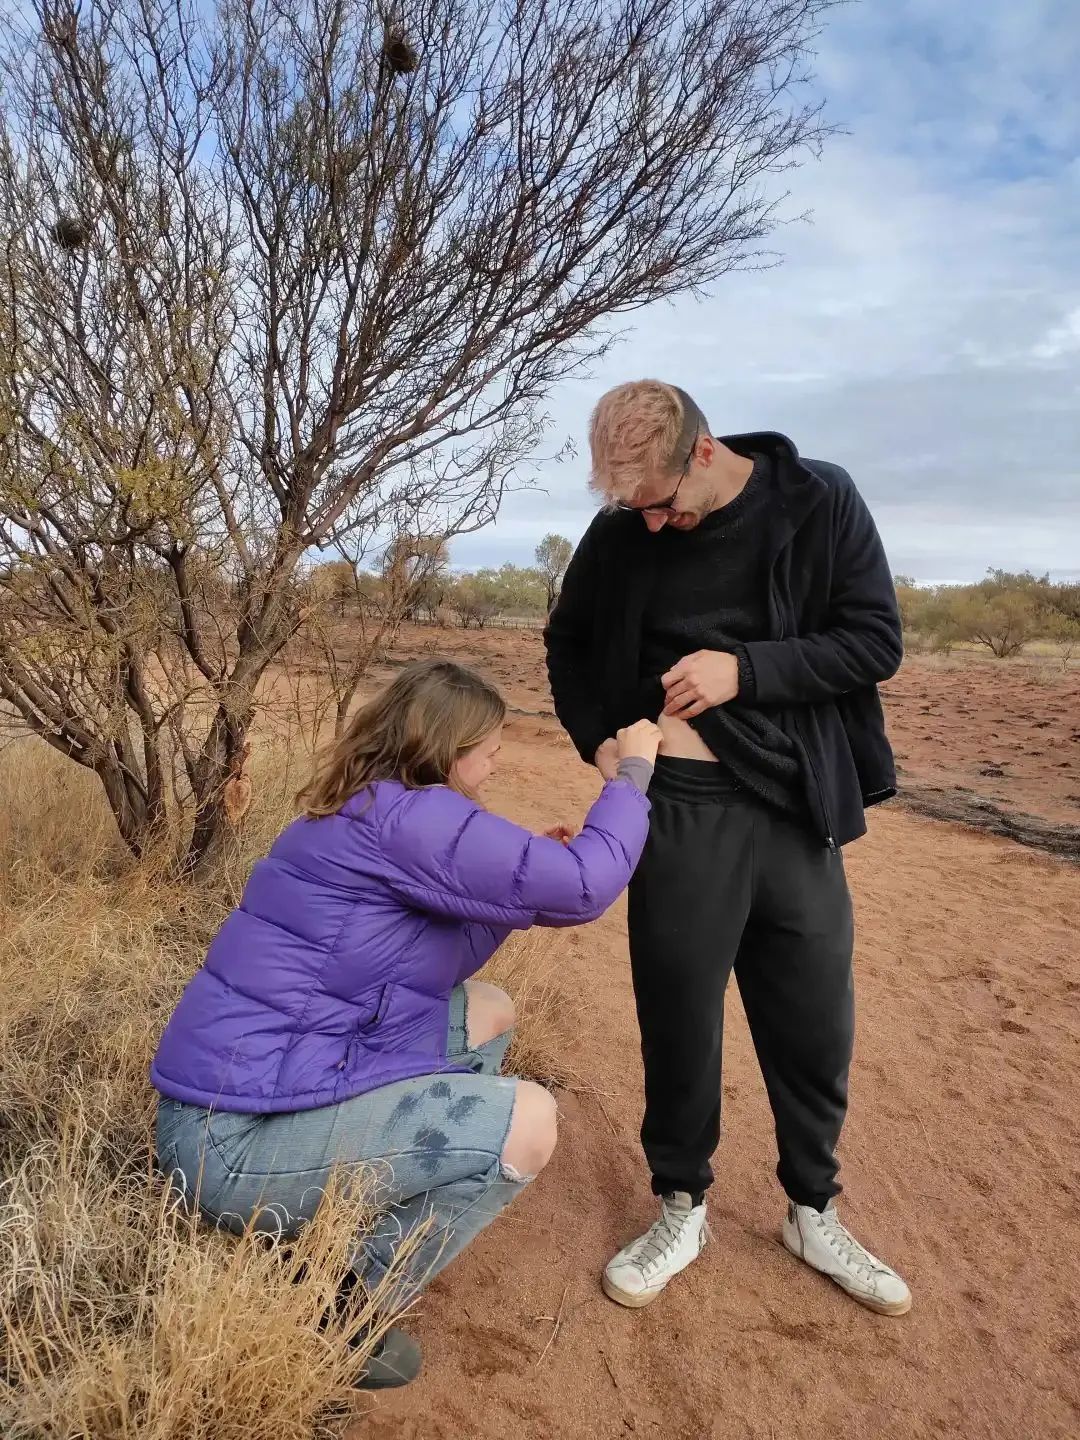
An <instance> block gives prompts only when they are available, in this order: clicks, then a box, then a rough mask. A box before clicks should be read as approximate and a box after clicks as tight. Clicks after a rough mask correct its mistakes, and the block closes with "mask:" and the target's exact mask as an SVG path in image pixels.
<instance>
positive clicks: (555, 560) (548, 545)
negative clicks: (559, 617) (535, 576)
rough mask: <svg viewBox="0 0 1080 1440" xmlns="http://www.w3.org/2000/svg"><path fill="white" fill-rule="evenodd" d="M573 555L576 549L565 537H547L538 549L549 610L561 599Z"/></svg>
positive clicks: (537, 559) (537, 558)
mask: <svg viewBox="0 0 1080 1440" xmlns="http://www.w3.org/2000/svg"><path fill="white" fill-rule="evenodd" d="M573 554H574V547H573V545H572V544H571V543H570V541H569V540H567V538H566V536H565V535H545V536H544V538H543V539H542V540H541V541H540V544H539V545H538V546H537V547H536V565H537V568H538V570H539V571H540V574H541V575H542V576H543V577H544V585H545V587H546V590H547V608H548V609H549V610H550V609H551V607H552V606H553V605H554V604H555V601H556V600H557V599H558V598H559V591H560V589H561V588H562V582H563V576H564V575H565V574H566V567H567V566H568V565H569V564H570V561H571V559H572V558H573Z"/></svg>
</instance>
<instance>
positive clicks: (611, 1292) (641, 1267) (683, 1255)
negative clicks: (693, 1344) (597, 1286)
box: [601, 1190, 709, 1309]
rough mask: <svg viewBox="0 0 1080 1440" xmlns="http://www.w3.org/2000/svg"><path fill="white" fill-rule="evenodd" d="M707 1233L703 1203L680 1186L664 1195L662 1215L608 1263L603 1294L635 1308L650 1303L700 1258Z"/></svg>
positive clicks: (661, 1207) (661, 1202)
mask: <svg viewBox="0 0 1080 1440" xmlns="http://www.w3.org/2000/svg"><path fill="white" fill-rule="evenodd" d="M708 1233H709V1227H708V1226H707V1225H706V1223H705V1206H704V1205H693V1204H691V1197H690V1196H689V1195H687V1194H685V1193H684V1192H683V1191H681V1190H677V1191H676V1192H675V1194H674V1195H665V1196H664V1197H663V1198H662V1199H661V1201H660V1218H659V1219H658V1220H657V1221H656V1222H655V1223H654V1224H652V1225H650V1226H649V1228H648V1230H646V1232H645V1234H644V1235H642V1236H641V1237H640V1238H639V1239H637V1240H633V1241H631V1243H630V1244H629V1245H627V1246H626V1247H625V1248H624V1249H622V1250H620V1251H619V1253H618V1254H617V1255H616V1256H615V1258H614V1260H612V1261H611V1262H610V1263H609V1264H608V1266H607V1269H606V1270H605V1271H604V1274H603V1278H602V1280H601V1284H602V1285H603V1287H604V1294H605V1295H606V1296H607V1297H608V1299H609V1300H614V1301H615V1302H616V1303H617V1304H619V1305H629V1306H631V1307H633V1308H635V1309H636V1308H638V1307H639V1306H641V1305H648V1303H649V1301H650V1300H655V1299H656V1297H657V1295H659V1294H660V1291H661V1290H663V1288H664V1286H665V1285H666V1284H667V1283H668V1281H669V1280H672V1279H674V1277H675V1276H676V1275H678V1273H679V1271H680V1270H685V1269H686V1267H687V1265H689V1264H690V1262H691V1261H692V1260H696V1259H697V1257H698V1256H699V1255H700V1254H701V1252H702V1250H704V1248H705V1239H706V1236H707V1235H708Z"/></svg>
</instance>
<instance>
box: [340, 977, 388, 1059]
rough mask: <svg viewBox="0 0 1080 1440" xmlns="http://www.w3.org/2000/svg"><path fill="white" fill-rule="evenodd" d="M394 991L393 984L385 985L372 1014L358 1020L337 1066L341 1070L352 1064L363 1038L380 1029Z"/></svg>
mask: <svg viewBox="0 0 1080 1440" xmlns="http://www.w3.org/2000/svg"><path fill="white" fill-rule="evenodd" d="M393 993H394V987H393V985H384V986H383V988H382V989H381V990H380V991H379V998H378V1001H377V1002H376V1005H375V1009H374V1011H373V1012H372V1013H371V1014H370V1015H368V1016H367V1018H366V1019H364V1020H359V1021H357V1023H356V1025H355V1026H354V1028H353V1032H352V1034H351V1035H350V1036H349V1042H348V1044H347V1045H346V1046H345V1054H344V1055H343V1056H342V1057H341V1059H340V1061H339V1062H338V1067H337V1068H338V1069H339V1070H344V1069H346V1067H347V1066H349V1065H351V1064H352V1061H353V1059H354V1057H355V1054H356V1047H357V1046H358V1045H359V1044H360V1042H361V1039H362V1038H363V1037H364V1036H367V1035H371V1034H372V1033H373V1032H374V1031H376V1030H378V1028H379V1026H380V1025H381V1024H382V1022H383V1020H384V1019H385V1018H386V1012H387V1010H388V1009H389V1008H390V999H391V997H392V995H393Z"/></svg>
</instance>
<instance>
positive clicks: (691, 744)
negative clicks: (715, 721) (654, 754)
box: [656, 715, 716, 764]
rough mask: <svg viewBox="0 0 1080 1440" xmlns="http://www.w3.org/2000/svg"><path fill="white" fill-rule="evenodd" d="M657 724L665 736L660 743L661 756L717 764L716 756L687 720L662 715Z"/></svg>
mask: <svg viewBox="0 0 1080 1440" xmlns="http://www.w3.org/2000/svg"><path fill="white" fill-rule="evenodd" d="M656 723H657V725H659V727H660V733H661V735H662V736H663V739H662V740H661V741H660V754H661V755H670V756H671V757H672V758H673V759H676V760H711V761H712V762H713V763H714V764H715V763H716V756H715V755H714V754H713V753H712V751H711V750H710V749H709V747H708V746H707V745H706V744H705V741H704V740H702V738H701V736H700V735H699V734H698V733H697V731H696V730H695V729H694V727H693V726H692V725H688V724H687V723H686V721H685V720H676V718H675V717H674V715H661V716H660V718H659V720H657V722H656Z"/></svg>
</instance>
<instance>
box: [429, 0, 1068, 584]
mask: <svg viewBox="0 0 1080 1440" xmlns="http://www.w3.org/2000/svg"><path fill="white" fill-rule="evenodd" d="M818 71H819V75H820V84H821V86H822V89H823V91H824V93H825V94H826V95H827V96H828V99H829V113H830V115H831V118H832V119H833V120H834V121H835V122H837V123H839V124H841V125H843V126H845V127H846V129H847V131H848V133H847V134H846V135H844V136H842V137H839V138H837V139H835V140H834V141H833V142H832V143H831V144H830V145H829V147H828V148H827V150H826V154H825V156H824V158H823V160H822V161H821V162H819V163H815V164H812V165H810V166H807V167H805V168H804V169H802V170H801V171H799V172H797V174H796V175H795V177H794V182H793V185H792V191H793V193H792V196H791V206H790V208H791V211H792V213H798V212H799V211H801V210H802V209H803V208H807V207H808V208H811V209H812V210H813V212H814V214H813V222H812V223H811V224H809V225H793V226H790V227H787V228H785V229H782V230H781V231H780V232H778V235H777V236H776V242H777V245H778V248H780V249H781V250H782V251H783V253H784V256H785V263H784V264H783V265H782V266H781V267H780V268H778V269H772V270H767V271H763V272H757V273H743V274H740V275H734V276H729V277H727V278H726V279H725V280H724V281H722V282H721V283H720V284H719V285H718V286H717V288H716V290H715V292H714V293H713V294H712V295H711V296H710V297H708V298H706V299H704V300H702V301H693V300H686V301H682V302H679V303H678V304H676V305H674V306H671V307H667V308H663V309H658V310H654V311H650V312H646V314H645V315H644V316H643V317H642V318H641V319H640V321H639V323H638V324H637V326H636V329H635V330H634V332H633V334H632V335H631V337H630V338H629V339H628V340H627V341H625V342H624V343H623V344H622V345H620V346H617V347H616V348H615V349H614V350H613V351H611V352H610V354H609V355H608V357H607V358H606V359H605V361H604V363H603V366H602V368H601V369H599V370H598V372H597V374H596V375H595V376H593V377H592V378H591V379H590V380H589V381H588V382H581V381H577V382H575V383H574V384H573V385H567V386H565V387H561V388H560V389H559V390H557V391H556V392H555V393H554V394H553V395H552V397H551V404H550V410H551V413H552V416H553V420H554V423H555V428H556V431H557V433H559V434H562V433H568V434H572V435H574V436H575V437H577V438H578V440H579V441H580V442H581V443H582V444H583V441H584V432H585V425H586V422H587V417H588V412H589V410H590V408H591V406H592V404H594V403H595V400H596V398H597V397H598V396H599V395H600V394H601V393H602V392H603V391H604V390H605V389H606V388H607V387H608V386H609V385H611V384H614V383H616V382H617V381H618V380H620V379H625V378H627V377H630V376H639V375H643V374H658V375H661V376H662V377H664V378H668V379H671V380H673V381H675V382H676V383H678V384H681V385H683V386H684V387H685V388H687V389H688V390H690V391H692V392H693V393H694V395H695V396H696V397H697V398H698V400H699V402H700V403H701V404H702V405H703V407H704V408H705V410H706V413H707V414H709V416H710V419H711V421H712V423H713V426H714V428H715V429H717V430H718V431H720V432H723V431H733V430H746V429H754V428H769V429H780V430H784V431H785V432H786V433H788V434H790V435H791V437H792V438H793V439H794V440H795V442H796V444H797V445H798V447H799V449H800V450H801V451H802V452H803V453H804V454H808V455H818V456H821V457H824V458H829V459H834V460H837V461H839V462H840V463H841V464H844V465H846V466H847V467H848V468H849V469H850V470H851V471H852V473H853V474H854V475H855V476H856V479H857V480H858V482H859V484H860V486H861V488H862V489H863V491H864V493H865V494H866V496H867V498H868V500H869V501H870V503H871V504H872V506H873V507H874V510H875V513H876V514H877V516H878V521H879V525H880V527H881V530H882V533H883V535H884V537H885V540H886V544H887V546H888V548H889V551H890V555H891V558H892V560H893V564H894V568H895V569H897V570H902V571H905V572H907V573H914V574H916V575H917V576H920V577H921V578H927V579H931V578H942V577H943V576H946V577H947V578H967V577H969V576H977V575H979V574H981V573H982V571H983V570H984V569H985V568H986V566H988V565H1000V566H1005V567H1007V568H1021V567H1030V568H1032V569H1035V570H1040V571H1041V570H1045V569H1051V570H1055V571H1059V572H1075V573H1080V458H1078V457H1080V205H1078V199H1080V195H1078V192H1080V162H1078V161H1077V158H1076V157H1077V155H1078V154H1080V87H1077V85H1076V83H1075V77H1076V75H1077V74H1078V73H1080V19H1078V17H1077V15H1076V11H1075V7H1074V4H1073V0H1028V3H1027V4H1026V5H1024V6H1018V5H1016V4H1015V3H1014V0H963V3H956V4H953V5H951V6H941V5H940V4H938V3H936V0H895V3H890V4H889V5H876V4H869V3H868V4H864V5H858V6H854V7H851V8H849V9H843V10H841V11H839V12H837V16H836V18H835V19H834V20H833V22H832V23H831V25H830V27H829V29H828V30H827V31H826V33H825V35H824V36H823V38H822V41H821V44H820V54H819V61H818ZM585 470H586V464H585V461H584V459H583V458H579V459H578V461H576V462H570V463H567V464H563V465H561V466H543V467H541V484H542V485H543V486H544V487H545V493H543V494H518V495H514V496H511V497H510V498H509V499H508V501H507V503H506V506H505V508H504V510H503V512H502V515H501V516H500V519H499V522H498V524H497V526H496V527H495V528H494V529H493V530H491V531H487V532H483V533H481V534H479V535H477V536H473V537H468V538H463V539H462V540H461V541H460V542H458V544H457V546H456V547H455V560H456V561H457V562H458V563H459V564H466V565H471V564H485V563H491V562H492V561H495V560H502V559H515V560H518V561H521V560H524V559H526V558H527V557H528V556H529V554H530V552H531V549H532V547H533V545H535V543H536V541H537V540H538V539H539V538H540V536H541V535H542V534H543V533H545V531H547V530H550V529H552V528H555V529H558V530H562V531H564V532H565V533H567V534H569V535H574V536H576V535H578V534H580V532H581V530H582V529H583V528H584V526H585V525H586V524H587V523H588V518H589V515H590V514H591V509H592V507H591V502H590V501H589V499H588V497H587V495H586V492H585Z"/></svg>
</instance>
